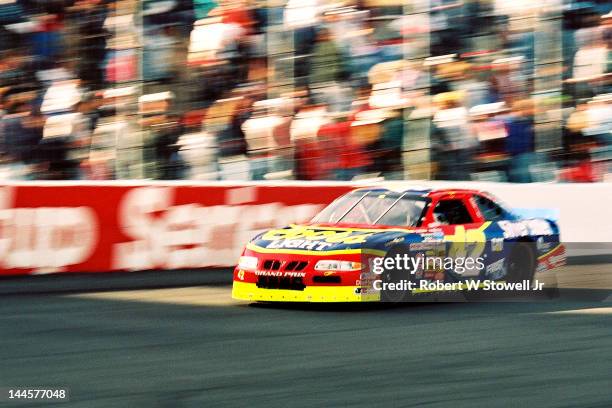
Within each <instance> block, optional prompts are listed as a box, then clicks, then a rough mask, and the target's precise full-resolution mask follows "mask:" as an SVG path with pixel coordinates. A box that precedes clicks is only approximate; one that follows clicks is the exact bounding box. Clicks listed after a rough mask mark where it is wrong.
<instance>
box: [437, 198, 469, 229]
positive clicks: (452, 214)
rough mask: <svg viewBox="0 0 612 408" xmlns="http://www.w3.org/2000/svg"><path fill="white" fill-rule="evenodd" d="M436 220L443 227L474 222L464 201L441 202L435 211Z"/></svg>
mask: <svg viewBox="0 0 612 408" xmlns="http://www.w3.org/2000/svg"><path fill="white" fill-rule="evenodd" d="M433 217H434V220H435V221H436V222H438V223H440V224H443V225H455V224H469V223H471V222H474V221H473V220H472V217H471V216H470V213H469V211H468V209H467V207H466V206H465V204H464V203H463V200H458V199H451V200H440V201H439V202H438V204H436V207H435V208H434V210H433Z"/></svg>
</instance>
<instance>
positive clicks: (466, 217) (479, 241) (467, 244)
mask: <svg viewBox="0 0 612 408" xmlns="http://www.w3.org/2000/svg"><path fill="white" fill-rule="evenodd" d="M470 197H471V195H470V194H467V193H460V194H457V193H452V194H448V195H444V196H441V197H439V198H438V199H437V200H435V201H434V202H433V203H432V205H431V206H430V207H429V212H428V214H427V215H426V222H427V226H428V228H429V229H433V230H436V229H440V230H442V232H443V233H444V240H445V241H447V242H448V245H447V253H446V255H447V257H450V258H453V259H454V260H455V265H456V266H459V267H458V268H457V267H455V268H454V269H453V271H452V272H453V273H455V274H456V275H457V277H458V278H459V277H463V278H474V277H477V276H480V275H481V272H482V270H483V269H484V268H483V267H480V265H483V264H484V258H483V255H484V252H485V247H486V235H485V233H484V230H485V229H486V227H487V226H488V223H486V222H485V220H484V219H483V218H482V216H481V214H480V212H478V211H476V209H475V208H474V206H473V205H472V203H471V202H470V200H469V199H470ZM468 259H471V261H468ZM460 264H462V265H460Z"/></svg>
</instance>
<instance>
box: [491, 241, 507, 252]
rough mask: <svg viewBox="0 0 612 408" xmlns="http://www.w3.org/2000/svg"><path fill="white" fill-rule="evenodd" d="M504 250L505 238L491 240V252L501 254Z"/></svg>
mask: <svg viewBox="0 0 612 408" xmlns="http://www.w3.org/2000/svg"><path fill="white" fill-rule="evenodd" d="M503 250H504V239H503V238H491V251H493V252H501V251H503Z"/></svg>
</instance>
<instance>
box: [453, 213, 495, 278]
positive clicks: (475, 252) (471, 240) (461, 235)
mask: <svg viewBox="0 0 612 408" xmlns="http://www.w3.org/2000/svg"><path fill="white" fill-rule="evenodd" d="M490 224H491V222H485V223H484V224H483V225H481V226H480V227H478V228H473V229H468V230H466V229H465V227H464V226H463V225H458V226H456V227H455V231H454V234H453V235H449V234H447V235H445V236H444V239H445V240H446V241H448V242H450V243H451V244H450V247H449V249H448V256H449V257H450V258H455V259H456V258H472V259H476V258H478V257H480V256H481V255H482V253H483V252H484V250H485V246H486V243H487V236H486V234H485V232H484V231H485V229H486V228H487V227H488V226H489V225H490ZM479 273H480V271H479V270H474V271H466V273H463V276H472V275H474V276H477V275H478V274H479Z"/></svg>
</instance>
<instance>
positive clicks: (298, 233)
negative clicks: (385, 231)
mask: <svg viewBox="0 0 612 408" xmlns="http://www.w3.org/2000/svg"><path fill="white" fill-rule="evenodd" d="M372 235H374V233H373V232H362V231H335V230H316V229H308V228H300V227H294V228H285V229H279V230H271V231H268V232H266V233H265V234H263V235H262V236H261V239H262V240H266V241H278V240H295V239H302V240H306V241H322V242H326V243H330V244H363V243H364V242H365V241H366V239H368V238H369V237H371V236H372Z"/></svg>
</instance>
